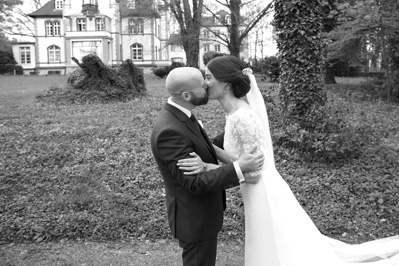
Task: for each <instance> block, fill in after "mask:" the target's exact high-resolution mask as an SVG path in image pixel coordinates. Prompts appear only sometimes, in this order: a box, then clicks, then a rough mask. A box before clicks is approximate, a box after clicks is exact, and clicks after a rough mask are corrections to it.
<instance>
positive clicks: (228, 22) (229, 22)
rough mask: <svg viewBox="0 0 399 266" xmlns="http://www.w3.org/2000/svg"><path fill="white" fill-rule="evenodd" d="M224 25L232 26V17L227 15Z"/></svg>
mask: <svg viewBox="0 0 399 266" xmlns="http://www.w3.org/2000/svg"><path fill="white" fill-rule="evenodd" d="M224 23H225V24H227V25H230V24H231V17H230V16H229V15H226V16H225V17H224Z"/></svg>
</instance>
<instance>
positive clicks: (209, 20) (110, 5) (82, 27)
mask: <svg viewBox="0 0 399 266" xmlns="http://www.w3.org/2000/svg"><path fill="white" fill-rule="evenodd" d="M29 16H30V17H32V18H33V20H34V25H35V41H34V42H19V43H15V44H14V45H13V53H14V57H15V60H16V61H17V62H18V64H19V65H21V66H22V67H23V69H24V74H26V75H29V74H39V75H51V74H61V75H64V74H69V73H71V72H72V71H73V70H75V69H76V68H77V67H78V66H77V64H76V63H75V62H74V61H73V60H72V59H71V58H72V57H74V58H76V59H78V60H79V61H81V59H82V57H83V56H85V55H87V54H90V53H92V54H96V55H98V56H99V57H100V58H101V59H102V61H103V62H104V63H106V64H107V65H111V66H116V65H119V64H121V63H122V62H123V61H124V60H126V59H131V60H132V61H133V62H134V64H136V65H137V66H139V67H142V68H144V69H145V71H150V69H151V68H153V67H159V66H165V65H170V64H171V62H173V61H180V62H185V52H184V50H183V47H182V45H181V43H180V41H179V39H180V38H179V34H178V27H177V23H176V21H175V19H174V17H173V15H172V13H171V12H170V10H169V8H168V7H167V6H166V5H164V1H163V0H127V1H120V0H51V1H49V2H47V3H46V4H45V5H44V6H43V7H41V8H40V9H38V10H37V11H35V12H33V13H31V14H29ZM217 16H219V17H217ZM217 16H216V17H215V16H211V17H204V18H203V23H202V24H203V25H204V27H203V28H202V30H201V31H202V33H201V41H200V59H199V61H200V62H199V65H200V67H201V68H203V67H204V66H203V63H202V55H203V54H204V53H205V52H207V51H217V52H221V53H229V52H228V49H227V47H226V46H225V45H223V44H221V43H220V42H218V40H217V38H215V35H217V34H221V33H224V32H225V33H227V29H226V27H224V26H223V25H222V23H221V21H225V20H228V19H229V16H228V13H226V12H224V11H220V12H218V13H217ZM205 25H206V27H205ZM244 26H245V25H242V27H244ZM242 47H243V49H242V55H241V57H242V59H244V60H248V48H247V47H248V45H247V42H246V41H245V42H244V44H243V46H242Z"/></svg>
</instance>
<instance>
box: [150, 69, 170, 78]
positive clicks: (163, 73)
mask: <svg viewBox="0 0 399 266" xmlns="http://www.w3.org/2000/svg"><path fill="white" fill-rule="evenodd" d="M153 73H154V74H155V76H157V77H160V78H163V77H165V76H167V75H168V74H169V71H168V70H167V69H166V68H165V67H158V68H155V69H154V70H153Z"/></svg>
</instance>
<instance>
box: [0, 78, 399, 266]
mask: <svg viewBox="0 0 399 266" xmlns="http://www.w3.org/2000/svg"><path fill="white" fill-rule="evenodd" d="M0 78H1V84H0V97H1V98H0V99H1V103H0V149H1V154H0V162H1V164H0V213H2V215H1V217H0V242H1V243H2V244H3V245H2V246H1V249H0V255H2V256H0V257H3V258H7V260H6V262H7V263H9V264H8V265H27V264H29V265H76V264H82V263H84V261H85V260H84V256H87V254H90V253H94V254H97V255H98V256H92V257H90V258H89V259H88V260H86V261H90V262H91V264H88V265H109V263H111V262H112V260H115V261H119V264H117V265H128V263H130V265H145V264H146V263H147V264H148V265H165V264H162V262H167V261H168V264H166V265H179V264H176V261H179V256H180V254H179V251H178V250H176V246H177V245H176V243H175V242H174V241H172V240H171V237H170V233H169V229H168V226H167V223H166V218H165V207H164V198H163V184H162V179H161V177H160V175H159V173H158V170H157V168H156V166H155V163H154V161H153V159H152V155H151V152H150V150H149V135H150V132H151V129H152V124H153V122H154V120H155V118H156V116H157V113H158V111H159V110H160V109H161V108H162V106H163V104H164V103H165V101H166V99H167V94H166V92H165V90H164V89H163V84H164V79H158V78H156V77H151V76H147V77H146V84H147V89H148V96H147V97H146V98H143V99H137V100H135V101H130V102H126V103H110V104H91V105H54V104H46V103H40V102H35V100H34V96H35V95H36V94H37V93H40V92H42V91H43V90H45V89H47V88H49V87H50V86H51V85H59V86H63V85H65V83H66V79H67V77H65V76H44V77H42V76H33V77H19V76H18V77H14V76H2V77H0ZM338 82H339V83H340V84H339V85H337V86H334V87H330V88H329V90H330V93H331V95H332V96H334V98H335V99H337V100H338V101H339V102H340V104H341V105H342V106H347V107H349V110H350V112H349V113H348V114H347V116H348V117H349V119H350V121H351V123H352V124H353V125H355V126H358V125H361V126H363V127H366V128H369V129H372V130H371V131H370V132H372V134H373V140H374V141H373V142H372V143H368V145H367V146H366V147H365V148H364V151H365V153H364V154H363V156H362V157H361V158H358V159H356V160H351V161H348V162H346V163H345V164H341V165H326V164H321V163H314V164H309V163H307V162H303V161H302V160H300V158H298V156H296V155H295V153H292V152H291V151H289V150H286V149H283V148H281V147H275V149H276V151H275V152H276V164H277V167H278V169H279V171H280V173H281V175H282V176H283V177H284V178H285V179H286V180H287V182H288V183H289V184H290V186H291V187H292V189H293V191H294V192H295V193H296V195H297V197H298V199H299V201H300V202H301V204H303V205H304V207H305V209H306V210H307V211H308V213H309V215H310V216H311V217H312V219H313V220H314V221H315V223H316V224H317V226H318V227H319V228H320V230H321V231H322V232H323V233H325V234H327V235H329V236H333V237H335V238H339V239H341V240H344V241H347V242H352V243H357V242H361V241H363V240H370V239H374V238H379V237H384V236H389V235H393V234H399V224H398V222H397V219H395V217H397V215H398V213H399V206H398V205H397V200H396V199H397V197H398V192H397V191H398V189H399V181H398V178H399V177H398V172H399V166H398V165H399V164H398V163H397V162H398V161H397V157H396V158H395V157H394V155H395V154H397V153H395V152H396V151H398V150H399V149H397V148H396V146H395V145H394V143H395V140H396V141H397V140H398V138H399V136H398V134H397V132H398V131H399V128H398V125H399V108H398V106H397V105H394V104H386V103H384V102H379V101H369V100H367V101H365V100H361V97H359V93H361V92H359V91H358V90H357V89H356V86H352V85H353V84H350V83H353V81H352V80H350V79H346V80H345V79H341V80H339V81H338ZM348 84H349V85H351V86H347V85H348ZM265 86H266V84H263V83H260V87H263V88H264V87H265ZM195 112H196V113H195V114H196V116H197V117H198V118H199V119H201V120H202V121H203V122H204V126H205V128H206V130H207V132H208V134H209V135H210V136H213V135H216V134H217V133H219V132H220V131H221V130H222V129H223V127H224V114H223V112H222V110H221V109H220V108H219V107H218V104H217V103H215V102H211V103H210V104H209V105H207V106H206V107H200V108H198V109H197V110H196V111H195ZM270 117H271V121H275V120H276V119H278V115H277V113H276V111H274V110H273V109H272V108H271V109H270ZM273 119H274V120H273ZM271 126H272V134H273V130H275V129H276V128H274V127H273V124H272V125H271ZM228 206H229V207H228V209H227V211H226V216H225V225H224V228H223V231H222V232H221V234H220V240H221V241H220V243H221V245H220V249H221V252H220V265H242V264H243V263H242V256H243V253H242V247H243V231H244V230H243V228H244V224H243V216H242V214H243V207H242V204H241V200H240V195H239V191H238V189H231V190H229V191H228ZM395 206H397V207H395ZM395 208H397V209H395ZM83 240H84V241H83ZM49 241H50V242H49ZM53 241H55V242H53ZM91 241H100V243H97V244H94V243H93V242H91ZM104 241H105V244H104ZM121 241H122V242H121ZM160 241H161V242H160ZM21 243H23V244H21ZM88 243H89V244H88ZM107 243H108V244H107ZM107 245H111V246H112V245H117V247H118V248H113V247H111V248H110V247H108V246H107ZM130 249H132V251H133V253H137V254H136V255H137V256H133V257H129V256H130V255H128V251H129V250H130ZM135 249H138V250H139V252H135ZM230 249H232V250H236V252H235V253H234V255H233V256H232V255H231V253H229V250H230ZM104 250H107V251H104ZM143 250H144V251H143ZM53 251H54V252H55V254H58V255H54V252H53ZM146 251H148V252H149V253H152V254H153V256H151V255H146V254H147V252H146ZM1 252H2V253H1ZM16 252H19V253H18V254H19V255H18V254H16ZM57 252H58V253H57ZM118 252H119V253H118ZM140 252H141V253H140ZM103 253H106V254H107V255H106V256H102V255H101V254H103ZM51 254H53V255H51ZM71 254H74V255H71ZM85 254H86V255H85ZM118 254H119V255H118ZM121 254H125V255H121ZM139 254H140V255H139ZM3 255H4V256H3ZM40 256H42V258H46V261H47V262H44V261H43V260H42V261H40V259H39V257H40ZM118 256H119V257H118ZM122 257H123V258H125V259H127V262H126V264H123V263H124V262H123V260H124V259H123V258H122ZM13 258H14V259H13ZM99 258H101V259H100V260H99ZM110 259H111V260H110ZM18 260H19V262H18ZM37 261H39V262H37ZM169 261H170V263H169ZM1 262H2V261H1V260H0V264H1ZM139 262H140V263H139ZM24 263H25V264H24ZM35 263H36V264H35ZM57 263H58V264H57ZM101 263H102V264H101ZM107 263H108V264H107ZM135 263H137V264H135ZM174 263H175V264H174ZM177 263H178V262H177ZM3 264H5V263H3ZM6 265H7V264H6Z"/></svg>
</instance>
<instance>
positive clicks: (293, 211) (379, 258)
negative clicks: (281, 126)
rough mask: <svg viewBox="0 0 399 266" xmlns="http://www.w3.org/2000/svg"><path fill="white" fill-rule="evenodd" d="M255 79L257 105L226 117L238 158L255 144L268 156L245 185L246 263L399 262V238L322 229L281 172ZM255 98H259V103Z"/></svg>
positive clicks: (341, 265) (351, 265) (392, 265)
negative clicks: (353, 237)
mask: <svg viewBox="0 0 399 266" xmlns="http://www.w3.org/2000/svg"><path fill="white" fill-rule="evenodd" d="M250 78H251V77H250ZM252 80H254V79H253V77H252V78H251V92H250V94H252V95H250V94H249V95H247V98H248V101H249V102H250V105H251V108H252V109H251V108H248V109H246V108H241V109H238V110H237V111H236V112H234V113H232V114H230V115H228V116H227V117H226V127H225V138H224V148H225V151H226V152H227V154H228V155H229V156H230V157H231V158H232V159H233V160H234V159H238V157H239V156H240V155H241V154H242V153H244V152H248V151H249V150H250V149H251V147H252V146H253V145H256V146H257V147H258V148H259V149H258V152H262V153H263V154H264V158H265V162H264V167H263V169H262V171H260V172H257V173H252V174H256V175H260V180H259V182H258V183H256V184H245V183H242V184H241V187H240V189H241V193H242V198H243V201H244V208H245V266H346V265H348V266H355V265H362V266H382V265H384V266H399V236H396V237H391V238H385V239H380V240H375V241H371V242H367V243H364V244H360V245H349V244H346V243H344V242H341V241H338V240H335V239H331V238H328V237H326V236H324V235H322V234H321V233H320V232H319V230H318V229H317V228H316V226H315V224H314V223H313V221H312V220H311V219H310V217H309V216H308V215H307V213H306V212H305V211H304V209H303V208H302V207H301V205H300V204H299V202H298V201H297V199H296V198H295V196H294V194H293V193H292V191H291V189H290V188H289V186H288V185H287V183H286V182H285V181H284V180H283V178H282V177H281V176H280V174H279V173H278V171H277V170H276V167H275V164H274V158H273V148H272V142H271V138H270V131H269V125H268V121H267V113H266V109H265V106H264V103H263V98H262V96H261V95H260V92H259V90H258V89H257V87H256V89H257V91H255V92H254V91H253V88H252V87H253V86H252V85H253V84H256V83H254V82H253V81H252ZM253 97H255V98H253ZM259 99H262V100H261V101H262V102H259ZM253 100H255V101H258V102H257V103H256V104H255V105H254V102H251V101H253ZM262 105H263V106H262ZM262 109H263V110H262ZM265 116H266V117H265ZM261 118H262V119H261Z"/></svg>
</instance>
